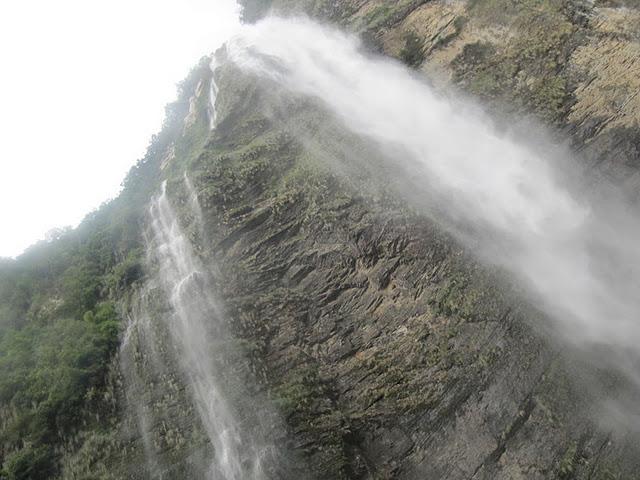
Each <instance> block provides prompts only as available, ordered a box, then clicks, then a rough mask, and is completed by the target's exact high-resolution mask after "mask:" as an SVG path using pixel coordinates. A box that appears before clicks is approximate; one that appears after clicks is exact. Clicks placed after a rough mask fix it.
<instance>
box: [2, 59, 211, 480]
mask: <svg viewBox="0 0 640 480" xmlns="http://www.w3.org/2000/svg"><path fill="white" fill-rule="evenodd" d="M209 74H210V73H209V67H208V60H207V59H203V60H202V61H201V62H200V64H199V65H198V66H197V67H196V68H195V69H194V70H193V71H192V72H191V73H190V75H189V76H188V77H187V79H186V80H185V81H184V82H182V83H181V84H180V85H179V86H178V100H177V101H176V102H174V103H172V104H170V105H168V106H167V107H166V118H165V121H164V124H163V128H162V130H161V131H160V132H159V133H158V134H157V135H154V136H153V138H152V139H151V142H150V145H149V147H148V150H147V153H146V155H145V156H144V158H142V159H141V160H139V161H138V162H137V164H136V165H135V166H134V167H132V168H131V170H130V171H129V173H128V174H127V176H126V178H125V180H124V181H123V184H122V191H121V193H120V195H119V196H118V197H117V198H116V199H114V200H112V201H110V202H107V203H105V204H103V205H102V206H101V207H100V208H99V209H97V210H96V211H94V212H92V213H90V214H89V215H87V216H86V218H85V219H84V220H83V222H82V223H81V224H80V226H79V227H78V228H76V229H69V228H67V229H57V230H55V231H52V232H51V233H50V234H49V235H47V238H46V239H45V240H42V241H40V242H38V243H36V244H35V245H33V246H32V247H30V248H29V249H27V250H26V251H25V252H24V253H23V254H22V255H21V256H20V257H18V258H17V259H15V260H11V259H0V415H1V416H2V422H1V423H0V438H2V443H1V444H0V465H2V467H3V470H2V471H0V478H4V477H8V478H9V479H30V478H33V479H35V478H52V477H55V476H56V474H57V471H58V460H59V452H60V451H61V450H62V447H63V446H64V445H65V444H66V443H68V441H69V439H71V438H74V436H75V434H76V433H77V431H78V430H80V429H81V428H83V425H89V424H91V422H92V421H95V420H92V419H95V418H96V417H97V416H100V417H102V414H103V412H101V411H100V410H99V408H100V404H99V399H100V398H103V395H101V394H102V393H103V392H104V390H105V388H106V380H107V372H108V369H109V365H110V361H111V358H112V356H113V354H114V352H115V350H116V348H117V344H118V334H119V332H120V330H121V326H120V320H119V316H118V313H117V309H116V302H117V301H118V300H119V298H120V297H121V296H122V295H124V294H125V291H126V289H127V288H128V287H130V286H131V284H132V283H134V282H135V281H137V280H138V279H140V278H141V277H142V275H143V271H142V266H141V258H142V250H143V249H142V235H141V226H142V224H143V221H144V216H145V215H146V207H147V204H148V202H149V199H150V197H151V195H152V194H153V193H154V192H156V191H157V189H158V187H159V179H160V164H161V161H162V158H163V157H164V155H165V152H166V151H167V149H168V148H170V147H171V146H172V145H175V144H176V143H178V141H179V140H180V139H181V138H182V136H183V130H184V118H185V116H186V115H187V113H188V111H189V99H190V98H191V96H192V95H193V92H194V91H195V90H196V86H197V85H198V83H199V82H201V81H203V79H205V78H206V76H207V75H209ZM98 414H100V415H98ZM87 428H90V427H87Z"/></svg>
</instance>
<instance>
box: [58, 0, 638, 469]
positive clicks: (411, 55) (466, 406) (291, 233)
mask: <svg viewBox="0 0 640 480" xmlns="http://www.w3.org/2000/svg"><path fill="white" fill-rule="evenodd" d="M273 7H274V8H275V9H276V10H277V9H284V10H286V11H288V12H290V11H291V10H292V7H291V5H289V2H285V1H284V0H283V1H275V2H273ZM632 7H633V6H632V5H629V6H628V7H622V6H618V5H609V6H605V5H599V4H596V5H592V4H591V3H588V2H573V1H572V2H569V1H560V0H549V1H543V2H539V1H533V0H525V1H523V2H511V1H507V0H504V1H502V0H487V1H469V2H462V1H457V0H433V1H429V2H426V1H417V0H413V1H401V2H385V1H380V0H377V1H376V0H357V1H356V0H354V1H343V2H335V1H333V2H328V1H317V2H307V3H304V2H300V4H298V5H297V8H300V9H303V10H305V11H306V12H307V13H309V14H311V15H314V16H316V17H319V18H322V19H325V20H331V21H334V22H337V23H340V24H342V25H344V26H346V27H347V28H350V29H352V30H354V31H357V32H359V33H361V34H362V35H363V37H364V38H365V39H366V41H367V42H368V44H369V45H370V46H372V47H373V48H377V49H380V50H382V51H383V52H384V53H386V54H388V55H391V56H394V57H398V58H402V59H404V60H405V61H406V62H408V63H411V64H412V65H414V66H415V67H416V68H417V69H419V70H420V71H422V72H424V73H425V74H426V75H428V77H429V78H430V79H431V81H432V82H433V83H434V84H435V85H436V86H437V87H438V88H442V89H444V88H445V87H446V88H447V89H451V88H454V89H459V90H460V91H465V92H468V93H470V94H472V95H475V96H477V97H479V98H480V99H482V100H483V101H484V102H486V103H487V104H488V105H489V106H490V108H491V109H492V111H493V112H494V113H497V112H501V113H502V114H506V115H511V116H522V115H525V114H530V115H533V116H534V117H535V118H537V119H538V120H539V121H542V122H546V123H547V124H548V125H550V126H551V127H552V128H553V129H554V131H555V132H560V133H558V134H557V135H558V136H559V137H562V136H563V135H564V136H566V138H568V139H569V140H570V142H571V144H572V146H573V147H574V148H575V149H576V150H577V151H579V152H580V154H581V155H582V156H583V157H584V159H585V161H586V162H590V163H589V165H590V166H592V167H593V168H592V170H593V171H592V176H593V179H594V181H597V182H604V181H613V182H614V183H615V184H618V185H622V186H623V188H624V190H625V192H626V193H627V194H628V195H629V196H630V197H631V198H635V199H638V198H640V164H639V162H640V130H639V127H638V123H639V121H640V96H639V95H638V92H639V91H640V36H639V34H638V32H640V13H639V12H638V10H636V9H634V8H632ZM215 75H216V85H217V87H218V98H217V100H216V103H217V109H218V116H217V120H216V121H217V127H216V129H215V130H214V131H213V133H208V132H206V131H205V130H206V127H203V125H205V126H206V125H207V124H208V119H207V112H206V108H207V107H206V99H203V98H200V97H202V95H203V93H202V92H206V91H207V90H208V88H207V85H208V84H209V83H210V82H211V81H212V79H211V78H210V77H206V78H204V77H203V78H202V79H201V81H200V83H198V88H197V90H198V91H197V92H195V93H196V96H195V97H194V100H193V101H192V102H191V106H190V109H189V114H188V124H187V126H186V127H185V132H184V137H185V139H186V140H184V139H183V140H184V141H183V143H184V144H183V145H182V146H181V145H178V146H175V145H174V146H171V147H170V148H171V151H170V153H168V152H165V154H164V155H163V156H161V157H162V158H163V159H164V161H163V172H164V174H165V176H167V177H168V179H169V184H168V185H169V186H168V188H169V190H170V191H171V189H173V191H175V192H178V191H179V190H180V184H181V182H182V172H183V171H184V170H189V172H190V176H191V179H192V182H193V184H194V187H195V191H196V192H197V195H198V200H199V202H200V204H201V206H202V216H203V223H204V232H203V233H202V234H199V233H198V232H195V231H192V232H191V233H192V239H193V244H194V245H193V246H194V250H195V251H196V253H197V254H198V255H199V257H200V258H201V259H202V261H203V262H205V263H206V264H207V265H210V266H211V268H216V269H218V270H219V272H220V275H219V278H221V279H224V281H221V282H219V284H216V286H215V288H216V290H217V295H218V296H219V297H220V298H221V300H223V303H224V304H225V309H226V317H227V319H228V323H229V326H230V328H231V329H232V330H233V331H234V333H235V335H236V336H237V337H238V338H239V339H240V340H241V342H239V344H240V343H241V344H242V348H243V349H244V353H245V356H244V357H243V358H246V362H247V363H246V364H242V365H241V366H239V367H238V369H237V375H238V376H239V378H240V377H242V376H243V375H249V374H248V373H247V372H249V371H250V372H251V377H252V378H253V379H254V380H255V379H257V380H258V384H257V385H255V386H254V387H253V388H255V389H256V392H258V393H259V394H260V395H264V396H265V397H267V398H269V399H270V401H271V402H272V403H273V404H274V405H275V406H277V407H278V409H279V412H280V415H281V417H282V418H283V420H284V422H285V424H286V429H287V438H282V439H281V441H282V444H283V445H284V448H286V449H287V450H289V451H291V452H293V455H294V456H295V457H296V458H298V459H300V462H301V463H303V464H305V465H306V467H305V468H304V473H302V472H301V473H300V475H299V478H306V477H308V478H319V479H320V478H322V479H330V478H345V479H347V478H348V479H380V478H399V479H424V478H428V479H453V480H457V479H518V478H523V479H524V478H526V479H551V478H567V479H568V478H575V479H602V480H605V479H622V478H625V479H626V478H635V475H637V472H638V471H640V450H639V449H638V445H640V444H639V443H638V441H637V440H638V439H637V438H636V437H635V436H634V434H633V433H631V432H627V431H625V430H623V429H619V428H615V429H614V428H613V427H611V426H610V425H603V424H601V422H599V421H598V419H597V415H594V411H596V412H597V409H596V407H595V406H596V405H598V401H599V394H598V389H597V388H594V389H591V388H588V387H589V386H590V385H592V384H593V383H594V382H600V381H602V378H601V377H603V376H606V372H604V373H603V372H595V373H594V372H590V371H589V370H588V369H587V368H586V367H585V365H582V364H581V363H580V361H579V360H576V359H570V358H572V357H571V356H568V355H564V354H563V352H561V351H560V349H558V348H557V345H555V344H554V343H553V341H552V340H551V339H550V338H548V336H547V334H546V333H545V330H544V328H543V325H544V318H543V316H542V315H541V314H540V313H538V312H537V311H536V310H535V308H534V306H531V305H528V304H526V303H525V302H523V301H522V300H520V298H519V295H518V291H517V287H514V286H512V285H510V284H509V282H508V280H507V279H505V278H504V276H503V275H502V273H501V272H499V271H493V270H491V269H489V268H487V267H484V266H482V265H480V264H479V263H478V262H477V261H476V260H474V259H473V256H472V253H473V252H469V251H466V250H465V249H464V248H463V247H461V246H460V245H458V244H457V243H456V242H455V241H454V240H453V239H452V238H450V237H449V236H448V235H446V234H444V233H443V232H441V231H440V230H439V228H438V227H437V226H435V225H434V224H433V223H431V222H430V221H429V220H428V219H427V218H425V217H424V216H421V215H418V214H416V213H415V212H413V211H412V210H411V209H410V208H409V207H408V206H407V205H405V204H403V203H402V202H401V201H399V200H398V199H396V198H395V197H394V196H393V194H392V193H391V192H389V191H387V190H386V189H385V188H384V187H383V186H371V185H369V183H368V182H370V181H371V180H370V179H368V178H366V176H364V175H363V176H362V177H360V178H356V179H350V180H347V179H345V178H343V177H339V176H337V175H335V174H332V173H330V172H329V171H328V170H327V169H326V168H325V167H323V165H322V162H321V161H320V160H319V158H318V157H317V156H316V157H314V155H312V154H310V153H309V151H308V150H306V149H305V148H304V145H302V144H301V142H299V141H298V140H297V139H296V136H295V128H294V127H295V126H296V125H303V124H304V125H309V126H316V127H318V123H316V122H317V119H318V116H319V115H320V116H321V113H318V111H317V109H316V107H314V106H313V105H311V104H309V103H306V102H303V101H295V100H290V101H289V104H288V105H287V107H286V108H287V109H286V116H283V117H282V118H280V117H278V116H277V115H275V116H274V115H271V116H269V117H267V116H266V115H265V114H264V112H267V111H273V109H272V108H271V109H270V106H273V105H272V103H273V102H274V101H275V100H274V97H273V95H271V94H270V93H269V92H267V91H265V89H264V87H263V86H261V85H257V84H256V83H255V82H254V81H253V80H251V79H250V78H246V77H244V76H243V75H241V74H240V73H239V72H237V71H235V70H234V69H233V68H232V67H230V66H226V67H225V66H223V67H222V68H220V69H218V70H217V71H216V74H215ZM276 100H277V99H276ZM563 138H564V137H563ZM316 141H317V142H318V145H319V146H323V145H324V146H327V147H328V146H329V145H333V146H335V144H336V142H337V143H339V142H340V141H341V140H340V136H339V132H337V131H336V130H333V129H332V128H330V127H328V128H325V129H322V128H320V127H318V130H317V138H316ZM364 185H366V186H367V187H368V188H363V186H364ZM364 191H366V192H369V193H366V194H364V193H362V192H364ZM186 202H187V200H185V198H183V197H180V195H177V197H176V208H177V209H178V210H179V209H180V207H181V205H182V206H183V207H184V205H185V204H186ZM184 211H186V209H184ZM183 213H184V212H183ZM183 222H184V227H185V229H187V230H189V229H192V230H193V229H194V228H195V227H194V226H193V221H192V219H191V218H189V217H188V214H185V215H184V217H183ZM214 266H215V267H214ZM136 295H138V293H135V292H133V291H132V293H131V294H130V297H129V299H128V300H129V301H123V311H125V312H127V311H129V312H130V311H131V309H132V308H133V307H132V305H134V304H135V296H136ZM160 314H161V313H159V315H160ZM165 347H166V346H165ZM120 360H122V359H116V362H114V366H113V373H112V395H113V397H114V398H117V399H119V400H118V402H119V403H118V405H119V408H118V411H117V412H116V413H114V414H113V415H112V417H110V418H111V420H110V423H109V424H108V425H107V426H106V429H105V431H104V432H100V433H95V432H94V433H92V434H91V435H88V436H87V438H86V439H84V440H83V441H82V442H80V443H83V444H84V446H83V447H82V448H81V449H80V450H77V449H74V450H72V451H70V452H69V453H68V454H67V456H66V458H65V468H64V472H63V473H64V475H63V476H64V477H65V478H87V477H86V476H85V475H88V472H91V473H92V474H93V476H94V477H95V478H145V477H149V476H152V472H150V471H149V470H145V469H144V468H143V467H141V465H142V462H143V460H142V459H143V458H144V452H145V448H146V449H149V448H151V450H153V451H154V454H155V455H156V456H160V457H162V458H163V459H164V460H163V462H161V463H165V464H166V465H168V466H167V467H166V468H165V470H164V472H163V475H165V477H166V478H187V477H186V476H188V475H189V473H188V472H193V471H194V470H193V469H192V468H191V467H190V466H189V465H190V462H191V463H193V461H194V457H196V456H197V455H198V454H199V452H202V451H206V449H207V447H206V442H204V441H203V440H202V438H200V437H198V435H197V433H198V428H199V427H198V426H197V424H195V423H194V420H193V415H192V414H191V413H190V409H192V408H193V407H192V406H191V405H188V399H186V398H185V396H184V387H183V386H182V385H180V379H179V378H175V377H174V376H173V375H168V376H167V377H162V376H159V377H157V378H156V377H155V376H153V375H147V374H146V373H145V369H144V368H137V369H136V372H138V373H137V374H138V375H139V377H138V378H137V380H136V381H137V382H140V385H139V388H140V389H141V390H140V391H138V394H139V397H138V398H139V400H137V401H138V402H140V403H142V405H139V407H140V408H144V409H148V410H151V411H155V412H156V413H157V412H160V414H164V415H165V417H166V418H167V419H168V421H167V422H162V421H157V422H154V423H153V424H151V425H147V426H146V427H145V428H147V429H148V431H149V432H150V435H151V436H152V437H153V438H156V439H157V444H154V445H151V446H149V445H146V446H145V445H143V442H142V440H141V438H140V435H139V434H138V433H136V432H137V428H138V427H136V421H135V412H132V411H131V410H130V409H129V410H127V399H126V396H125V390H126V388H125V386H126V384H127V373H130V372H126V371H123V370H126V369H128V368H133V367H127V366H126V363H122V362H121V361H120ZM137 361H139V362H140V363H139V365H138V367H139V366H140V365H143V364H144V360H143V359H138V360H137ZM244 370H246V372H245V371H244ZM243 372H244V373H243ZM158 385H165V386H166V389H163V388H158ZM129 407H130V405H129ZM162 412H164V413H162ZM160 416H162V415H160ZM193 445H195V447H196V448H191V446H193ZM196 471H197V470H196ZM92 478H93V477H92Z"/></svg>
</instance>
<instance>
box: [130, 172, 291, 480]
mask: <svg viewBox="0 0 640 480" xmlns="http://www.w3.org/2000/svg"><path fill="white" fill-rule="evenodd" d="M183 187H184V190H185V191H186V193H187V201H185V202H183V204H184V205H185V206H186V207H187V208H188V210H189V212H188V215H190V216H191V217H192V218H193V219H194V223H195V224H196V225H195V226H196V227H197V228H198V230H199V231H200V233H201V234H202V211H201V209H200V205H199V203H198V199H197V195H196V193H195V191H194V189H193V186H192V184H191V182H190V180H189V178H188V177H187V176H186V175H185V177H184V182H183ZM147 264H148V268H149V270H150V272H153V274H152V275H150V277H149V279H148V281H147V283H146V285H145V286H144V288H142V290H141V291H140V292H139V294H138V296H137V301H136V302H134V305H133V306H132V308H131V320H130V322H129V326H128V328H127V331H126V334H125V337H124V339H123V342H122V350H121V363H122V370H123V372H124V374H125V377H126V382H127V401H128V402H129V403H131V404H132V405H131V407H132V408H133V409H134V410H135V411H136V417H137V429H138V431H139V434H140V435H141V437H142V443H143V447H144V454H145V456H146V458H147V462H148V466H147V469H148V470H149V471H150V472H151V474H152V476H154V477H158V478H172V477H173V478H175V477H174V475H175V474H171V473H167V472H170V470H171V468H170V467H167V466H166V465H165V466H163V465H160V463H161V460H160V459H159V457H161V455H160V454H159V452H158V451H159V450H162V448H163V447H162V446H160V447H158V445H157V444H158V443H159V442H160V441H161V440H159V439H158V438H155V437H154V436H153V434H152V432H151V430H152V428H153V425H162V428H164V430H170V428H168V427H166V424H167V422H171V421H172V420H173V421H174V423H176V424H178V426H179V427H180V426H181V425H183V424H185V423H189V422H192V421H194V422H196V423H197V424H199V425H200V426H201V428H202V431H203V432H204V435H205V436H206V442H205V443H206V444H208V445H209V447H210V448H209V451H208V452H204V453H200V454H194V453H193V452H190V451H189V450H191V449H193V448H190V447H189V445H187V446H186V450H187V451H189V455H191V456H194V455H195V456H198V455H199V456H200V457H202V458H203V460H202V462H201V463H205V464H206V465H200V466H198V467H194V472H195V473H192V476H204V477H206V478H210V479H215V480H251V479H253V480H262V479H267V478H282V477H281V476H274V475H273V474H272V472H274V471H276V470H277V469H278V468H280V466H281V463H283V462H281V461H280V459H279V458H278V451H277V450H276V448H275V447H274V445H273V442H272V441H267V440H266V439H267V438H268V437H270V436H271V437H272V438H273V437H277V436H278V435H280V433H279V428H280V427H279V425H278V422H277V420H274V415H272V412H271V411H270V410H269V409H268V407H266V406H265V405H262V403H263V402H261V401H260V400H258V399H257V398H256V396H255V395H254V394H252V393H249V391H248V389H247V388H245V387H246V386H243V385H242V380H243V379H240V378H236V373H235V370H234V365H233V364H234V362H237V361H238V358H241V357H242V355H241V354H240V353H239V352H238V347H237V345H236V344H235V343H234V339H233V337H232V335H230V333H229V332H228V329H227V328H226V326H225V318H224V313H223V311H222V309H221V308H220V305H219V303H218V301H217V299H216V298H215V296H214V294H213V291H214V287H215V281H214V280H215V279H214V278H213V277H212V274H211V272H210V269H208V268H207V266H206V265H205V264H204V263H203V262H202V261H201V260H200V259H199V258H198V256H197V255H196V254H195V252H194V250H193V247H192V245H191V243H190V241H189V238H188V236H187V233H186V232H185V231H184V230H183V228H182V227H181V225H180V222H179V220H178V217H177V215H176V212H175V211H174V208H173V206H172V205H171V202H170V199H169V194H168V192H167V184H166V181H165V182H164V183H163V184H162V190H161V193H160V194H159V195H158V196H156V197H155V198H154V199H153V201H152V202H151V205H150V207H149V230H148V235H147ZM176 383H178V384H182V385H184V389H182V388H181V387H180V386H176V385H175V384H176ZM154 389H155V391H154ZM172 389H173V390H172ZM168 391H175V395H178V396H179V395H182V396H183V397H184V398H178V399H177V400H175V401H173V403H171V401H170V400H167V396H168V394H167V392H168ZM183 404H187V405H189V404H190V405H192V406H193V408H194V412H193V415H191V416H190V417H189V414H188V412H186V410H187V407H184V406H183ZM155 405H164V406H163V407H162V408H163V409H164V410H166V411H175V410H176V409H179V410H180V413H179V414H180V415H183V417H184V418H181V419H175V418H174V419H172V418H171V417H170V416H167V415H166V412H162V411H160V413H158V412H157V411H154V406H155ZM166 405H169V406H166ZM182 409H184V410H185V412H182ZM155 410H162V409H161V408H155ZM163 413H164V415H163ZM156 437H157V435H156ZM177 443H178V444H180V442H177ZM162 461H164V460H162ZM192 461H193V460H192ZM196 461H197V459H196ZM183 474H184V473H183Z"/></svg>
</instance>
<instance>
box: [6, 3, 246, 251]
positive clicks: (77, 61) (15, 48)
mask: <svg viewBox="0 0 640 480" xmlns="http://www.w3.org/2000/svg"><path fill="white" fill-rule="evenodd" d="M237 25H238V16H237V7H236V5H235V2H234V1H233V0H215V1H207V0H187V1H178V0H160V1H158V0H155V1H152V0H138V1H136V2H127V1H124V0H115V1H109V2H106V1H99V2H83V1H80V0H61V1H58V2H48V1H45V0H32V1H24V2H4V3H3V4H2V5H1V6H0V53H1V55H2V60H3V73H2V76H0V104H1V105H2V109H1V110H0V131H2V153H1V155H0V167H1V170H0V219H1V221H2V226H3V228H2V235H0V256H16V255H18V254H20V253H21V252H22V251H23V250H24V249H25V248H26V247H27V246H29V245H31V244H33V243H34V242H36V241H37V240H39V239H41V238H43V237H44V235H45V233H46V232H47V231H49V230H51V229H53V228H56V227H62V226H66V225H71V226H75V225H76V224H78V223H79V221H80V220H81V219H82V218H83V217H84V215H86V214H87V213H89V212H90V211H91V210H93V209H95V208H97V207H98V206H99V205H100V204H101V203H102V202H104V201H106V200H107V199H109V198H112V197H114V196H115V195H117V193H118V191H119V188H120V182H121V181H122V179H123V178H124V175H125V174H126V172H127V171H128V169H129V168H130V167H131V166H132V165H133V164H134V163H135V162H136V160H137V159H139V158H141V157H142V156H143V155H144V151H145V149H146V146H147V145H148V142H149V139H150V137H151V135H152V134H153V133H154V132H156V131H158V129H159V128H160V125H161V123H162V119H163V116H164V105H165V104H167V103H168V102H170V101H171V100H173V99H174V97H175V94H176V84H177V83H178V82H179V81H180V80H181V79H182V78H184V77H185V76H186V74H187V73H188V72H189V70H190V68H191V67H192V66H194V65H195V64H196V63H197V61H198V60H199V58H201V57H202V56H203V55H207V54H209V53H211V52H212V51H213V50H215V49H216V48H217V47H218V46H219V45H220V44H221V43H222V42H223V41H224V40H225V39H226V38H228V37H229V36H230V35H231V34H232V33H233V31H234V30H235V29H236V28H237Z"/></svg>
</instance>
